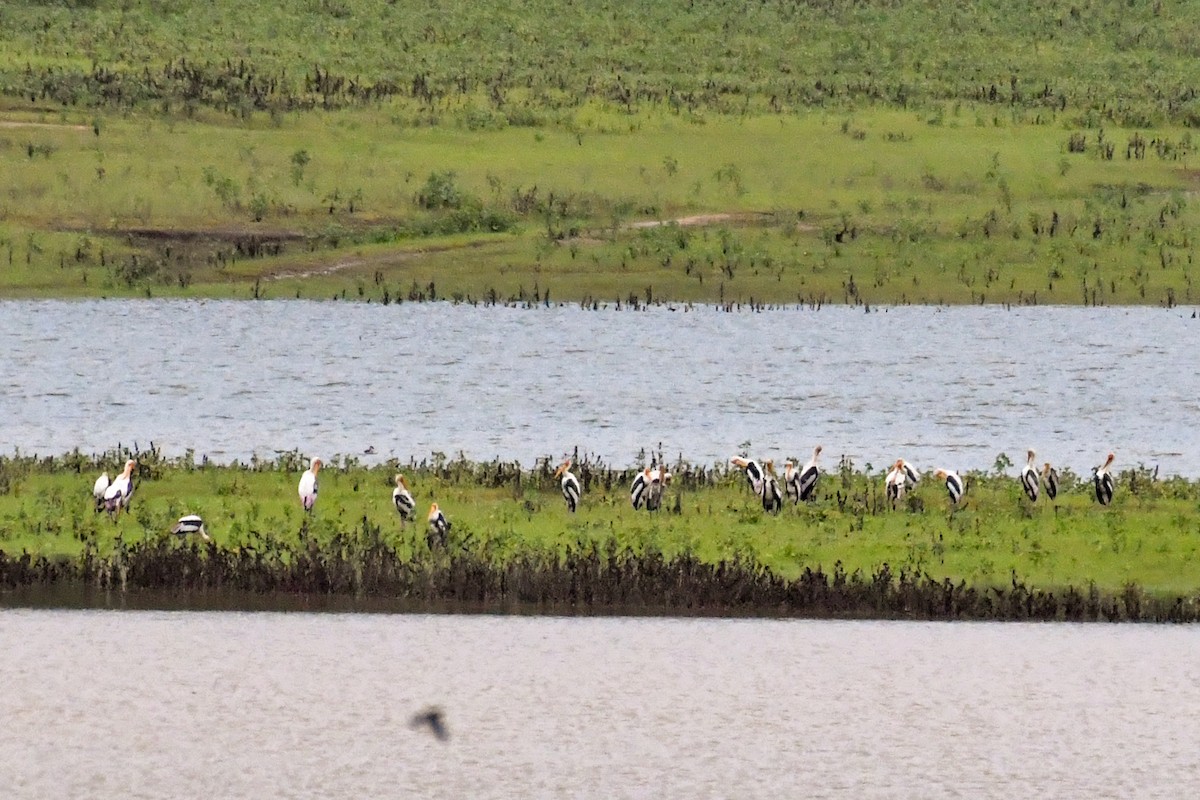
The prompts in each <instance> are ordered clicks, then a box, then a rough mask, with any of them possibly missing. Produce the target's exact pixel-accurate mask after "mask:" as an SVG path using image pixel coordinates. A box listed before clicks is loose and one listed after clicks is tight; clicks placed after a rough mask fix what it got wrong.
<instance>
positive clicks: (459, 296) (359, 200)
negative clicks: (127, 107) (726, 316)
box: [0, 108, 1200, 305]
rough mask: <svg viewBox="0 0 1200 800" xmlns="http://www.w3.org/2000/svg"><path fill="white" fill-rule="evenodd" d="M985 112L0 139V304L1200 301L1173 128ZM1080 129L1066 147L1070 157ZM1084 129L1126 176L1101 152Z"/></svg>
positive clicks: (192, 129) (312, 122)
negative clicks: (163, 300) (568, 126)
mask: <svg viewBox="0 0 1200 800" xmlns="http://www.w3.org/2000/svg"><path fill="white" fill-rule="evenodd" d="M579 113H582V112H579ZM979 114H980V110H979V109H978V108H975V109H971V108H961V109H958V110H957V111H956V112H952V113H951V114H949V115H948V117H947V118H946V119H945V120H943V121H942V123H941V124H938V125H930V124H929V122H928V120H927V119H925V118H924V115H923V114H916V113H912V112H903V111H887V110H875V109H871V110H866V111H862V112H856V113H854V114H853V115H850V116H844V115H833V114H829V113H826V112H812V113H805V114H801V115H796V116H788V117H770V116H764V117H752V118H730V117H718V118H715V119H713V120H710V121H707V122H706V123H705V124H704V125H697V124H694V123H689V122H688V121H686V120H684V119H680V118H679V117H677V116H674V115H671V114H664V113H660V112H654V111H649V112H644V113H642V114H641V115H639V116H635V117H633V118H632V121H631V123H630V124H629V125H628V126H627V127H626V129H624V130H620V131H604V132H599V133H591V132H589V133H588V134H587V135H580V134H571V133H568V132H567V131H566V130H562V129H559V128H552V129H548V130H545V131H531V130H529V129H524V128H504V129H501V130H479V131H471V130H460V129H446V128H419V129H414V128H409V127H405V126H403V125H398V124H395V123H394V122H392V121H390V120H389V117H388V113H387V112H386V111H382V110H369V109H362V110H346V111H341V112H336V113H321V114H304V115H291V116H288V117H287V118H286V119H283V120H281V121H279V122H278V124H274V125H272V124H255V123H253V122H249V123H236V124H229V123H217V122H197V121H186V120H173V119H161V118H156V117H150V116H144V115H132V116H129V117H119V118H113V119H112V120H107V119H106V120H105V123H104V125H103V127H102V128H101V129H100V134H99V135H95V134H94V133H93V132H92V131H91V130H90V129H86V128H85V129H75V128H65V129H56V128H10V129H2V128H0V152H4V153H6V154H8V155H7V156H6V157H5V158H4V159H0V182H2V183H3V185H4V186H5V187H6V190H5V191H6V193H5V196H4V197H0V292H3V293H4V294H5V295H6V296H60V295H66V296H75V295H88V296H99V295H104V296H108V295H125V296H146V295H150V296H185V297H187V296H205V297H211V296H223V297H242V298H249V297H255V298H263V297H267V298H271V297H274V298H291V297H296V296H302V297H306V298H329V297H335V296H337V297H342V296H344V297H346V298H349V299H360V300H371V301H374V302H392V301H395V300H397V299H400V300H407V299H430V298H429V296H428V295H429V293H427V292H424V291H414V290H413V289H414V287H417V288H418V290H420V289H423V287H427V286H429V285H430V284H431V283H432V284H433V285H434V286H435V287H437V288H438V291H437V292H436V294H435V296H436V297H438V298H440V299H453V300H460V301H464V302H467V301H470V302H486V301H488V300H491V301H493V302H496V301H499V302H520V301H523V300H528V299H530V298H531V297H533V295H534V294H535V293H536V294H537V297H538V299H539V300H541V299H542V297H543V296H544V294H545V292H547V291H549V293H550V296H551V297H552V298H553V299H554V300H556V301H557V300H561V301H570V302H583V301H594V302H602V303H614V302H617V301H621V302H630V299H631V298H634V299H636V300H637V301H638V302H646V301H647V300H650V301H653V300H658V301H663V300H667V301H694V302H711V303H743V304H745V303H755V304H757V303H772V304H797V303H804V304H822V303H830V302H832V303H850V304H859V305H871V304H882V303H893V304H894V303H1012V304H1022V303H1024V304H1047V303H1049V304H1062V303H1070V304H1089V305H1092V304H1095V305H1104V304H1122V303H1124V304H1157V305H1174V304H1191V303H1195V302H1197V300H1198V299H1200V298H1198V297H1197V290H1196V289H1195V288H1194V287H1193V275H1192V272H1193V261H1194V258H1195V242H1194V241H1193V238H1192V235H1191V233H1190V232H1191V230H1192V229H1194V227H1195V226H1196V224H1197V222H1200V219H1198V218H1197V215H1198V214H1200V208H1197V207H1195V205H1194V204H1191V203H1190V202H1189V200H1190V197H1191V193H1192V191H1193V187H1194V185H1195V180H1196V179H1195V176H1194V175H1193V174H1192V172H1191V171H1190V167H1189V165H1190V163H1191V161H1192V160H1193V158H1194V155H1193V144H1192V140H1191V136H1190V133H1189V132H1188V131H1186V130H1183V129H1179V128H1162V129H1154V130H1140V131H1120V130H1113V129H1111V128H1110V129H1106V130H1105V131H1104V132H1103V134H1101V132H1100V131H1099V130H1086V131H1080V132H1078V133H1077V134H1076V133H1072V132H1071V129H1070V128H1069V126H1067V127H1064V126H1063V125H1062V124H1045V125H1035V124H1030V123H1028V122H1027V121H1021V120H1019V119H1015V120H1014V119H1007V118H1006V119H1004V120H1000V119H995V120H993V119H984V118H982V117H980V116H979ZM844 129H845V130H850V131H854V132H857V133H858V134H861V135H860V136H858V135H856V136H850V135H847V133H846V132H844ZM1076 135H1078V136H1081V137H1082V138H1083V140H1084V143H1083V147H1084V150H1083V151H1082V152H1071V151H1070V150H1069V145H1070V140H1071V137H1072V136H1076ZM1101 135H1103V136H1104V137H1105V139H1104V141H1107V142H1115V143H1117V145H1118V147H1120V149H1122V150H1125V149H1129V153H1130V157H1129V158H1124V157H1120V156H1117V157H1113V158H1112V159H1108V158H1106V157H1104V155H1103V154H1102V153H1101V152H1099V151H1098V150H1097V147H1098V144H1097V142H1098V140H1099V137H1100V136H1101ZM1138 141H1140V142H1141V143H1142V144H1143V145H1144V146H1145V149H1142V150H1139V149H1137V148H1136V147H1134V146H1133V145H1132V144H1131V143H1135V142H1138ZM1152 142H1153V143H1156V147H1151V146H1150V143H1152ZM1164 143H1166V144H1164ZM1167 145H1169V146H1167ZM31 148H32V149H33V154H32V155H29V153H30V151H31ZM1137 153H1140V154H1141V155H1140V157H1139V156H1138V155H1137ZM431 192H441V193H442V194H438V195H436V197H437V198H439V199H436V200H431V197H434V195H431ZM705 214H707V215H709V216H708V220H707V224H704V225H697V226H691V225H687V224H661V225H656V226H655V227H634V226H635V224H637V223H640V222H644V221H649V222H659V221H667V222H668V223H669V221H670V220H675V219H680V218H687V217H692V216H696V215H705ZM714 215H715V216H714Z"/></svg>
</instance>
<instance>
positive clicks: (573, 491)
mask: <svg viewBox="0 0 1200 800" xmlns="http://www.w3.org/2000/svg"><path fill="white" fill-rule="evenodd" d="M554 477H555V478H558V479H559V486H560V487H561V489H562V496H563V500H565V501H566V503H567V510H568V511H570V512H571V513H572V514H574V513H575V509H576V508H578V507H579V498H580V496H581V495H582V494H583V486H582V485H580V483H579V478H577V477H575V475H574V474H573V473H572V472H571V459H569V458H568V459H567V460H566V461H564V462H563V463H562V464H561V465H559V467H558V469H557V470H555V472H554Z"/></svg>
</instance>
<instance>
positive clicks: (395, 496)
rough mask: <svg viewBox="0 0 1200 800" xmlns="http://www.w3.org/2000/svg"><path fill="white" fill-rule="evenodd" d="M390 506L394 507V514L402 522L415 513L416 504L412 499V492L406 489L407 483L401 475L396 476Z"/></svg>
mask: <svg viewBox="0 0 1200 800" xmlns="http://www.w3.org/2000/svg"><path fill="white" fill-rule="evenodd" d="M392 505H393V506H395V507H396V513H398V514H399V515H400V519H401V520H404V521H407V520H410V519H412V518H413V516H415V514H416V512H417V502H416V500H414V499H413V496H412V492H411V491H409V489H408V481H407V480H405V478H404V476H403V475H397V476H396V488H395V489H393V490H392Z"/></svg>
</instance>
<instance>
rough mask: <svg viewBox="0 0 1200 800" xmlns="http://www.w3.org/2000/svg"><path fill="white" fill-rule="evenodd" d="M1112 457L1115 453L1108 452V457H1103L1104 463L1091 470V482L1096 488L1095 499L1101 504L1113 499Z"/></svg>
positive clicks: (1114, 456) (1104, 504)
mask: <svg viewBox="0 0 1200 800" xmlns="http://www.w3.org/2000/svg"><path fill="white" fill-rule="evenodd" d="M1114 458H1116V455H1114V454H1113V453H1109V454H1108V458H1106V459H1104V463H1103V464H1102V465H1101V466H1099V467H1095V468H1094V469H1093V470H1092V483H1093V484H1094V486H1095V488H1096V500H1098V501H1099V502H1100V505H1102V506H1106V505H1108V504H1109V503H1111V502H1112V499H1113V488H1114V484H1113V475H1112V471H1111V470H1112V463H1113V459H1114Z"/></svg>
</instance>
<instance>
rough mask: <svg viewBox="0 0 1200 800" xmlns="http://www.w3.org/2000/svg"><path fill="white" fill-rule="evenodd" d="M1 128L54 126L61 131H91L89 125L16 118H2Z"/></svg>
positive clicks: (0, 121)
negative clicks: (22, 120) (28, 120)
mask: <svg viewBox="0 0 1200 800" xmlns="http://www.w3.org/2000/svg"><path fill="white" fill-rule="evenodd" d="M0 128H53V129H54V130H60V131H90V130H91V128H90V127H88V126H87V125H67V124H65V123H59V122H20V121H18V120H15V119H0Z"/></svg>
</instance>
